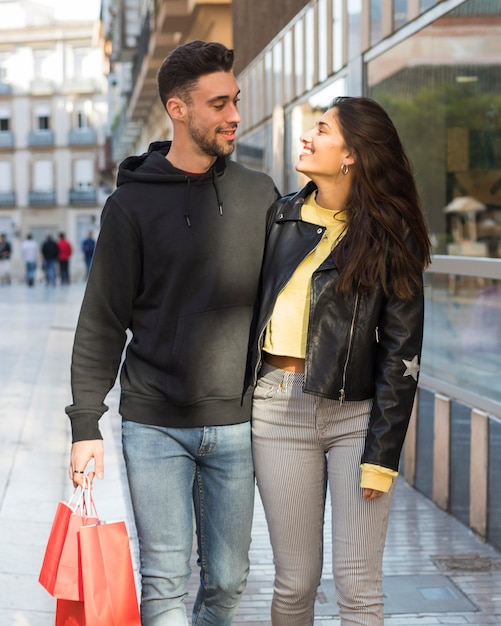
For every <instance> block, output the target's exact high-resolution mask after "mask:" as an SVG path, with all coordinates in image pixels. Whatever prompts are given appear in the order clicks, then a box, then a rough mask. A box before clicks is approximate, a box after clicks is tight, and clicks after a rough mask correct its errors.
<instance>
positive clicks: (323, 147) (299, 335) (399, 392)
mask: <svg viewBox="0 0 501 626" xmlns="http://www.w3.org/2000/svg"><path fill="white" fill-rule="evenodd" d="M301 142H302V144H303V150H302V153H301V155H300V157H299V162H298V163H297V165H296V169H297V170H298V171H299V172H302V173H303V174H305V175H307V176H308V177H309V178H310V179H311V182H309V183H308V184H307V185H306V186H305V187H304V188H303V189H302V190H301V191H299V192H298V193H295V194H292V195H290V196H286V197H284V198H282V199H281V200H279V201H278V202H277V205H276V207H275V208H276V211H275V212H274V214H273V215H272V219H271V222H270V226H269V233H268V244H267V252H266V258H265V261H264V266H263V293H262V301H261V311H260V315H259V320H258V333H257V335H258V338H259V339H258V341H256V346H255V349H254V371H255V372H257V371H258V370H259V368H260V371H259V377H258V380H257V387H256V390H255V394H254V407H253V452H254V461H255V469H256V476H257V482H258V487H259V490H260V494H261V498H262V500H263V504H264V509H265V513H266V518H267V522H268V527H269V531H270V537H271V543H272V548H273V555H274V562H275V590H274V595H273V602H272V624H273V626H307V625H311V624H313V619H314V602H315V595H316V591H317V587H318V585H319V583H320V577H321V572H322V552H323V542H322V537H323V519H324V507H325V496H326V488H327V485H328V486H329V490H330V497H331V503H332V544H333V569H334V580H335V585H336V590H337V597H338V604H339V610H340V615H341V624H343V626H345V625H347V624H350V625H353V624H357V625H360V626H380V625H381V624H383V598H382V556H383V549H384V542H385V535H386V528H387V522H388V515H389V510H390V504H391V496H392V484H393V480H394V478H395V476H396V475H397V470H398V463H399V456H400V452H401V448H402V444H403V441H404V437H405V433H406V429H407V425H408V421H409V417H410V414H411V409H412V405H413V400H414V395H415V391H416V386H417V378H418V371H419V359H420V354H421V344H422V331H423V283H422V272H423V270H424V268H425V266H426V265H427V264H428V263H429V260H430V242H429V238H428V233H427V228H426V225H425V221H424V218H423V214H422V212H421V209H420V204H419V199H418V194H417V191H416V186H415V182H414V179H413V175H412V172H411V167H410V164H409V161H408V159H407V157H406V155H405V153H404V150H403V147H402V145H401V142H400V139H399V137H398V134H397V131H396V130H395V127H394V126H393V124H392V122H391V120H390V119H389V117H388V115H387V114H386V113H385V111H384V110H383V109H382V108H381V107H380V106H379V105H378V104H376V103H375V102H374V101H372V100H370V99H367V98H349V97H342V98H338V99H336V100H335V101H334V102H333V104H332V106H331V108H330V109H329V110H328V111H327V112H326V113H325V114H324V115H323V116H322V117H321V118H320V120H319V121H318V122H317V124H316V126H315V128H314V129H312V130H310V131H308V132H307V133H305V134H304V135H303V136H302V137H301Z"/></svg>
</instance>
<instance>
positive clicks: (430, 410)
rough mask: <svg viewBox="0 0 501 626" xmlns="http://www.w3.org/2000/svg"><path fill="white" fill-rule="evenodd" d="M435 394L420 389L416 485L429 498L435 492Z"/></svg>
mask: <svg viewBox="0 0 501 626" xmlns="http://www.w3.org/2000/svg"><path fill="white" fill-rule="evenodd" d="M434 415H435V395H434V394H433V393H432V392H430V391H428V390H426V389H419V404H418V416H417V417H418V419H417V433H416V483H415V487H416V489H418V490H419V491H420V492H421V493H424V494H425V495H426V496H428V497H429V498H431V497H432V493H433V422H434Z"/></svg>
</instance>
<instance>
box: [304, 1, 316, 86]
mask: <svg viewBox="0 0 501 626" xmlns="http://www.w3.org/2000/svg"><path fill="white" fill-rule="evenodd" d="M304 29H305V32H304V45H305V63H306V67H305V88H306V90H309V89H311V88H312V87H313V85H314V84H315V74H316V58H315V56H316V55H315V42H316V41H317V37H316V32H315V9H314V7H310V8H309V9H308V10H307V11H306V13H305V16H304Z"/></svg>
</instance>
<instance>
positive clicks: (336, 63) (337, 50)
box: [332, 0, 344, 72]
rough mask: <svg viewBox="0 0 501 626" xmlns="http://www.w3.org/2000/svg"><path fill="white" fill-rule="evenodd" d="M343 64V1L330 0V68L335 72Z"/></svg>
mask: <svg viewBox="0 0 501 626" xmlns="http://www.w3.org/2000/svg"><path fill="white" fill-rule="evenodd" d="M343 65H344V55H343V2H342V0H332V69H333V71H334V72H337V71H338V70H340V69H341V68H342V67H343Z"/></svg>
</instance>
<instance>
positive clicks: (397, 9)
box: [393, 0, 407, 30]
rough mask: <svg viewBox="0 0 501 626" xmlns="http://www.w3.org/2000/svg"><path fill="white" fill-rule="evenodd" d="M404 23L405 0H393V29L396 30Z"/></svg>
mask: <svg viewBox="0 0 501 626" xmlns="http://www.w3.org/2000/svg"><path fill="white" fill-rule="evenodd" d="M404 24H407V0H394V3H393V29H394V30H397V29H398V28H400V27H401V26H403V25H404Z"/></svg>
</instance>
